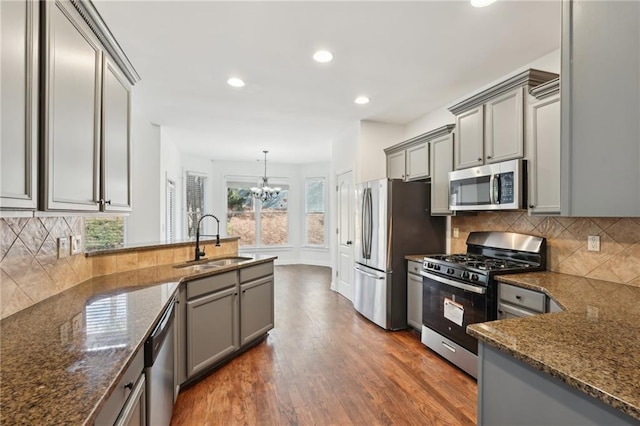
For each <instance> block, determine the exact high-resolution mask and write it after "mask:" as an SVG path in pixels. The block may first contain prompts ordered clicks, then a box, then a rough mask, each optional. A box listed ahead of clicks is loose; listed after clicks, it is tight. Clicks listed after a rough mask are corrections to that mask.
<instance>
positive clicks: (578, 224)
mask: <svg viewBox="0 0 640 426" xmlns="http://www.w3.org/2000/svg"><path fill="white" fill-rule="evenodd" d="M451 228H452V229H454V228H458V231H459V233H458V238H452V239H451V251H452V253H460V252H465V251H466V249H467V247H466V239H467V236H468V235H469V232H472V231H508V232H518V233H522V234H530V235H536V236H541V237H545V238H546V239H547V269H548V270H550V271H554V272H560V273H563V274H570V275H578V276H584V277H588V278H595V279H600V280H605V281H612V282H617V283H623V284H629V285H633V286H638V287H640V218H608V217H607V218H602V217H551V216H528V215H527V213H524V212H482V213H478V214H477V215H475V216H454V217H452V218H451ZM589 235H599V236H600V251H599V252H592V251H588V250H587V237H588V236H589Z"/></svg>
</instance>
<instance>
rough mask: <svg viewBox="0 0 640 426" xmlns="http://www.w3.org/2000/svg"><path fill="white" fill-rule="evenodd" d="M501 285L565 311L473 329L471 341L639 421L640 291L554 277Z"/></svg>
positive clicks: (518, 278)
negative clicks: (534, 293)
mask: <svg viewBox="0 0 640 426" xmlns="http://www.w3.org/2000/svg"><path fill="white" fill-rule="evenodd" d="M497 279H498V281H501V282H505V283H509V284H513V285H516V286H520V287H523V288H528V289H532V290H536V291H540V292H543V293H546V294H547V295H548V296H549V297H551V298H552V299H553V300H555V301H556V302H557V303H558V304H559V305H560V306H561V307H562V308H564V309H565V311H564V312H559V313H550V314H543V315H536V316H533V317H528V318H516V319H509V320H499V321H491V322H486V323H479V324H473V325H470V326H469V327H468V328H467V332H468V333H469V334H470V335H472V336H474V337H477V338H478V339H480V340H481V341H483V342H486V343H488V344H490V345H492V346H494V347H496V348H498V349H500V350H501V351H503V352H506V353H508V354H510V355H512V356H514V357H515V358H517V359H519V360H520V361H522V362H524V363H525V364H528V365H530V366H531V367H534V368H536V369H538V370H541V371H544V372H546V373H548V374H550V375H551V376H554V377H556V378H558V379H560V380H562V381H563V382H565V383H567V384H568V385H569V386H572V387H574V388H576V389H578V390H580V391H582V392H584V393H586V394H588V395H591V396H593V397H594V398H597V399H599V400H601V401H603V402H605V403H607V404H609V405H610V406H612V407H614V408H616V409H618V410H620V411H622V412H624V413H626V414H628V415H629V416H631V417H633V418H635V419H638V420H640V287H634V286H628V285H624V284H617V283H611V282H607V281H601V280H594V279H589V278H584V277H577V276H573V275H564V274H559V273H554V272H530V273H525V274H513V275H500V276H498V277H497Z"/></svg>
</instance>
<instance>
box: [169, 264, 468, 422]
mask: <svg viewBox="0 0 640 426" xmlns="http://www.w3.org/2000/svg"><path fill="white" fill-rule="evenodd" d="M275 273H276V279H275V293H276V324H275V328H274V329H273V330H272V331H271V332H269V336H268V337H267V339H266V340H265V341H263V342H262V343H260V344H258V345H257V346H256V347H254V348H253V349H251V350H249V351H248V352H246V353H245V354H243V355H241V356H239V357H238V358H236V359H234V360H232V361H231V362H229V363H227V364H226V365H224V366H222V367H221V368H219V369H218V370H216V371H214V372H213V373H212V374H211V375H210V376H208V377H207V378H205V379H203V380H202V381H200V382H198V383H197V384H195V385H193V386H192V387H190V388H188V389H186V390H184V391H182V392H181V393H180V395H179V396H178V400H177V403H176V406H175V409H174V415H173V420H172V422H171V424H172V425H173V426H181V425H235V424H245V425H351V424H353V425H392V424H393V425H474V424H475V421H476V392H477V391H476V382H475V380H474V379H473V378H471V377H470V376H467V375H466V374H465V373H463V372H461V371H460V370H458V369H457V368H455V367H453V366H452V365H450V364H449V363H447V362H446V361H444V360H443V359H441V358H440V357H438V356H437V355H436V354H434V353H433V352H431V351H429V350H428V349H427V348H426V347H425V346H423V345H422V343H420V339H419V336H418V334H416V333H414V332H412V331H396V332H387V331H384V330H382V329H381V328H379V327H377V326H376V325H374V324H373V323H371V322H369V321H368V320H366V319H365V318H364V317H362V316H360V315H359V314H358V313H357V312H355V310H354V309H353V305H352V304H351V302H349V301H348V300H347V299H345V298H344V297H342V296H341V295H339V294H338V293H335V292H333V291H331V290H330V289H329V286H330V282H331V276H330V274H331V271H330V269H328V268H322V267H314V266H302V265H296V266H278V267H276V272H275Z"/></svg>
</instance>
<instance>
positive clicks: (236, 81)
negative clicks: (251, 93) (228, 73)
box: [227, 77, 244, 87]
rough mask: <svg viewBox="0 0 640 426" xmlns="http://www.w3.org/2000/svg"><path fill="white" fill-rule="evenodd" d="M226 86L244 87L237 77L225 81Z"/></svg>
mask: <svg viewBox="0 0 640 426" xmlns="http://www.w3.org/2000/svg"><path fill="white" fill-rule="evenodd" d="M227 84H228V85H229V86H233V87H244V81H242V80H241V79H239V78H238V77H231V78H230V79H229V80H227Z"/></svg>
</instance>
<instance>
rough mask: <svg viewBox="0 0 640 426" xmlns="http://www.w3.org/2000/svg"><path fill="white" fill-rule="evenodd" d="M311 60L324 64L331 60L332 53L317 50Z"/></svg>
mask: <svg viewBox="0 0 640 426" xmlns="http://www.w3.org/2000/svg"><path fill="white" fill-rule="evenodd" d="M313 60H314V61H316V62H320V63H321V64H324V63H325V62H331V61H332V60H333V53H331V52H329V51H328V50H318V51H317V52H316V53H314V54H313Z"/></svg>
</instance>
